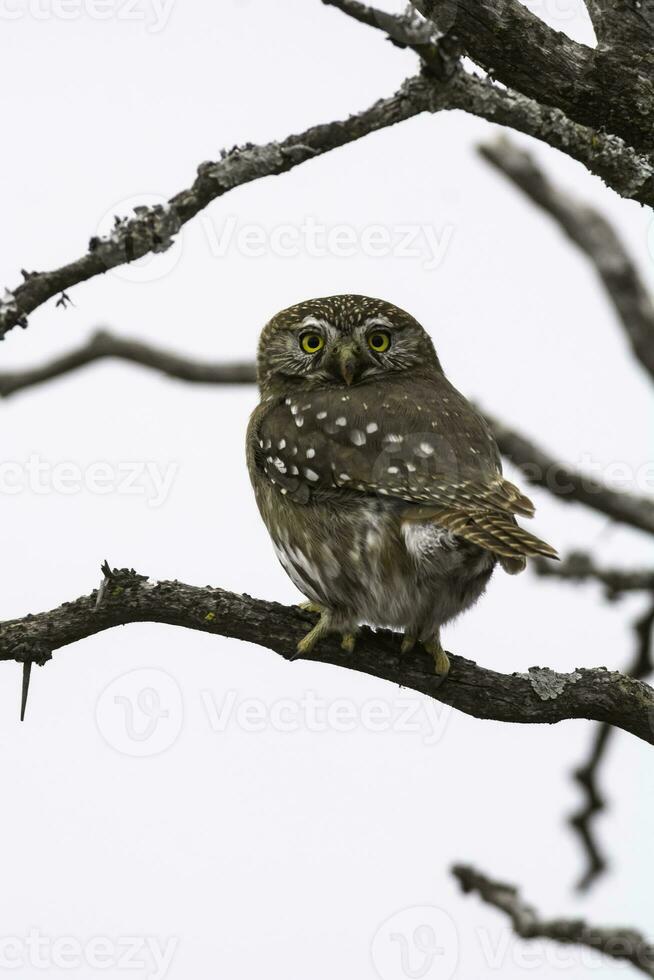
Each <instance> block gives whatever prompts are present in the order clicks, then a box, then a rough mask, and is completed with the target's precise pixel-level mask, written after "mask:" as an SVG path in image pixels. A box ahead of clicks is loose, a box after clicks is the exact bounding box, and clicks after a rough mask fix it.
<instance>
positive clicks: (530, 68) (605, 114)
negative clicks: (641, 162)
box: [413, 0, 654, 153]
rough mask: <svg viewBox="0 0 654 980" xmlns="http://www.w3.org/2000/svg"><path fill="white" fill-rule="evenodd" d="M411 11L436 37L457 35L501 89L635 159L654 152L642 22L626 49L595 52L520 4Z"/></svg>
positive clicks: (422, 2)
mask: <svg viewBox="0 0 654 980" xmlns="http://www.w3.org/2000/svg"><path fill="white" fill-rule="evenodd" d="M413 5H414V6H415V7H416V8H417V9H418V10H420V12H421V13H422V14H424V15H425V16H426V17H427V18H428V19H429V20H431V21H432V23H434V24H435V26H436V27H437V28H438V29H439V30H441V31H446V30H447V31H452V32H453V33H454V34H456V35H457V36H458V37H459V38H460V39H461V41H462V43H463V45H464V46H465V49H466V51H467V53H468V54H469V56H470V57H471V58H472V60H473V61H475V62H476V63H477V64H478V65H480V66H481V67H482V68H484V69H485V70H486V71H487V72H489V74H491V75H492V76H493V77H494V78H497V79H499V80H500V81H501V82H503V83H504V84H505V85H508V86H510V87H511V88H514V89H516V90H517V91H518V92H521V93H522V94H523V95H526V96H528V97H529V98H532V99H535V100H536V101H537V102H538V103H540V104H541V105H544V106H547V105H549V106H555V107H556V108H558V109H561V110H562V111H563V112H564V113H565V114H566V115H567V116H568V117H569V118H570V119H573V120H574V121H575V122H578V123H581V124H582V125H584V126H590V127H591V128H593V129H595V130H598V131H599V130H602V129H606V130H607V131H608V132H610V133H615V134H616V135H617V136H620V137H621V138H622V139H624V140H626V142H627V143H629V144H630V145H631V146H633V147H634V149H636V150H639V151H640V152H643V153H651V152H652V150H653V149H654V136H653V122H654V82H653V80H652V65H653V64H654V54H653V52H652V47H651V42H652V35H651V31H649V30H648V26H647V22H646V21H645V19H643V20H642V25H641V30H640V32H634V33H633V34H632V35H631V36H630V39H629V43H627V42H626V41H624V39H622V40H620V41H618V39H614V42H615V43H603V44H601V45H599V46H598V47H597V48H596V49H593V48H588V47H586V46H585V45H583V44H578V43H576V42H575V41H572V40H571V39H570V38H569V37H568V36H567V35H566V34H562V33H561V32H559V31H555V30H553V29H552V28H551V27H548V26H547V25H546V24H545V23H544V22H543V21H542V20H541V19H540V18H539V17H537V16H536V15H535V14H532V13H531V11H529V10H528V9H527V8H526V7H525V6H524V5H523V4H522V3H520V2H519V0H502V3H497V2H496V0H413ZM622 6H624V7H626V6H628V5H627V4H624V5H622Z"/></svg>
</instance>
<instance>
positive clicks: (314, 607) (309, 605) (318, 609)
mask: <svg viewBox="0 0 654 980" xmlns="http://www.w3.org/2000/svg"><path fill="white" fill-rule="evenodd" d="M298 609H302V610H304V612H310V613H316V614H317V615H319V616H322V614H323V613H324V611H325V607H324V606H321V605H319V603H317V602H299V603H298Z"/></svg>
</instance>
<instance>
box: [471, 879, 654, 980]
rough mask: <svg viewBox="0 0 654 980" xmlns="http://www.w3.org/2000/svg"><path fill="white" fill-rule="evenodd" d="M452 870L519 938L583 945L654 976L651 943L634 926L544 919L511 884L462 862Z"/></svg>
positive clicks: (577, 920)
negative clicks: (506, 919)
mask: <svg viewBox="0 0 654 980" xmlns="http://www.w3.org/2000/svg"><path fill="white" fill-rule="evenodd" d="M452 874H453V875H454V877H455V878H456V879H457V881H458V882H459V884H460V886H461V890H462V891H463V892H464V893H465V894H466V895H467V894H470V893H471V892H475V893H476V894H477V895H479V897H480V898H481V899H482V901H484V902H486V904H487V905H492V906H493V908H496V909H499V910H500V911H501V912H505V913H506V914H507V915H508V916H509V919H510V920H511V924H512V926H513V930H514V932H515V933H516V935H518V936H520V937H521V938H522V939H551V940H553V941H554V942H557V943H563V944H565V945H568V946H570V945H573V946H585V947H587V948H588V949H594V950H597V951H598V952H600V953H603V954H604V955H605V956H608V957H610V958H611V959H614V960H623V961H625V962H627V963H631V964H632V966H635V967H636V969H638V970H640V971H641V972H642V973H644V974H645V975H646V976H648V977H654V946H653V945H651V944H650V943H648V942H647V941H646V940H645V939H644V937H643V936H642V935H641V934H640V933H639V932H636V931H635V930H634V929H622V928H607V927H601V928H600V927H599V926H591V925H588V924H587V923H586V922H584V921H583V919H543V918H541V917H540V916H539V914H538V912H537V911H536V909H535V908H534V907H533V906H532V905H528V904H527V902H525V900H524V899H523V898H522V897H521V896H520V893H519V891H518V890H517V888H515V886H513V885H507V884H504V883H503V882H501V881H494V880H493V879H492V878H489V877H487V876H486V875H485V874H482V873H481V872H479V871H476V870H475V869H474V868H471V867H467V866H465V865H457V866H455V867H454V868H452Z"/></svg>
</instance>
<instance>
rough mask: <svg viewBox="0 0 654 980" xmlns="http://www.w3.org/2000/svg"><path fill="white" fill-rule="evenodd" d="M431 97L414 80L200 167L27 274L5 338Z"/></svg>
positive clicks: (6, 307)
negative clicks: (40, 311)
mask: <svg viewBox="0 0 654 980" xmlns="http://www.w3.org/2000/svg"><path fill="white" fill-rule="evenodd" d="M433 95H434V93H433V90H432V87H431V85H430V84H429V83H426V82H424V81H423V80H422V79H410V80H409V81H407V82H406V83H405V84H404V85H403V86H402V89H401V90H400V91H399V92H397V93H396V94H395V95H393V96H391V98H388V99H380V100H379V101H378V102H376V103H375V104H374V105H373V106H371V107H370V108H369V109H366V110H365V111H364V112H360V113H358V114H357V115H354V116H350V118H349V119H346V120H342V121H339V122H331V123H328V124H325V125H320V126H313V127H311V128H310V129H307V130H305V131H304V132H303V133H300V134H298V135H294V136H288V137H286V139H284V140H282V141H281V142H279V143H266V144H263V145H261V146H255V145H252V144H246V145H245V146H242V147H235V148H234V149H233V150H230V151H229V152H228V153H224V154H223V156H222V157H221V159H220V160H219V161H218V162H215V163H214V162H212V163H203V164H202V165H201V166H200V167H198V175H197V177H196V179H195V180H194V182H193V184H192V185H191V187H189V188H187V189H186V190H183V191H181V192H180V193H179V194H176V195H175V197H173V198H171V199H170V200H169V201H168V203H167V204H166V205H156V206H153V207H140V208H136V209H135V216H134V217H132V218H129V219H126V218H121V219H116V225H115V227H114V229H113V231H112V233H111V234H110V235H108V236H106V237H104V238H92V239H91V241H90V243H89V249H88V252H87V253H86V255H84V256H83V257H82V258H80V259H77V260H76V261H75V262H71V263H69V264H68V265H65V266H62V267H61V268H59V269H54V270H52V271H50V272H23V278H24V280H25V281H24V282H23V283H22V284H21V285H20V286H18V287H17V288H16V289H14V290H13V291H12V292H9V291H7V292H6V293H5V297H4V299H3V300H0V338H2V337H4V336H5V334H6V333H7V332H8V331H9V330H11V329H12V328H13V327H15V326H17V325H20V326H25V325H26V317H27V315H28V314H29V313H31V312H32V311H33V310H35V309H37V307H39V306H41V305H42V304H43V303H45V302H46V301H47V300H48V299H51V298H52V297H53V296H57V295H58V294H59V293H61V292H62V290H67V289H70V288H71V287H72V286H74V285H77V284H78V283H81V282H85V281H86V280H87V279H91V278H93V277H94V276H97V275H101V274H102V273H104V272H106V271H107V270H108V269H113V268H115V267H116V266H119V265H123V264H124V263H126V262H133V261H134V260H135V259H139V258H142V257H143V256H144V255H147V254H149V253H151V252H164V251H166V249H168V248H169V247H170V246H171V245H172V243H173V239H174V236H175V235H176V234H177V233H178V232H179V231H180V229H181V228H182V227H183V226H184V225H185V224H186V223H187V222H188V221H190V220H191V218H194V217H195V215H197V214H198V212H200V211H202V210H203V209H204V208H205V207H206V206H207V205H208V204H210V203H211V202H212V201H215V200H216V199H217V198H219V197H221V196H222V195H223V194H226V193H227V192H228V191H231V190H233V189H234V188H235V187H240V186H242V185H243V184H247V183H249V182H251V181H253V180H259V179H260V178H262V177H268V176H274V175H279V174H283V173H286V172H287V171H289V170H291V169H292V168H293V167H295V166H297V165H298V164H300V163H304V162H305V161H307V160H311V159H313V158H314V157H317V156H320V155H321V154H323V153H327V152H329V151H330V150H334V149H336V148H337V147H340V146H344V145H345V144H347V143H351V142H353V141H354V140H358V139H360V138H361V137H362V136H366V135H367V134H369V133H373V132H375V131H376V130H379V129H383V128H384V127H386V126H392V125H394V124H395V123H397V122H401V121H402V120H404V119H408V118H410V117H411V116H415V115H417V114H418V113H420V112H424V111H425V110H429V109H431V108H432V105H433Z"/></svg>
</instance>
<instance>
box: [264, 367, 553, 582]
mask: <svg viewBox="0 0 654 980" xmlns="http://www.w3.org/2000/svg"><path fill="white" fill-rule="evenodd" d="M437 384H438V387H435V383H434V381H433V379H429V381H423V382H420V381H418V382H417V383H416V382H414V383H412V386H411V389H412V390H411V395H410V396H409V395H408V394H407V389H406V384H400V383H399V382H398V381H395V382H393V381H392V380H391V381H389V382H388V383H385V384H384V385H383V387H382V386H379V385H374V386H373V385H369V386H368V385H360V386H356V387H355V388H352V389H350V390H349V391H346V392H345V393H343V392H342V389H335V390H333V391H332V390H320V391H311V392H305V393H303V394H299V395H294V396H291V397H287V398H285V399H283V400H281V401H279V402H271V403H270V404H269V405H268V406H266V405H265V404H264V405H263V406H262V407H261V415H260V417H259V421H258V424H257V425H256V427H255V428H256V431H255V433H254V436H255V438H256V439H257V441H258V445H257V448H256V463H257V465H258V466H259V468H260V469H261V470H262V471H263V472H264V473H265V474H266V476H267V477H268V479H269V480H270V481H271V482H272V483H274V484H275V485H276V486H277V487H278V488H279V490H280V492H281V493H283V494H287V495H288V496H289V497H290V498H291V499H293V500H295V501H296V502H298V503H304V504H306V503H309V502H310V501H311V500H312V499H323V500H326V499H332V500H333V499H339V498H340V499H341V500H342V501H343V503H344V504H345V502H346V500H345V495H346V494H347V495H348V496H350V495H352V494H355V495H358V494H361V493H363V494H366V495H369V496H375V497H384V498H386V499H389V500H391V501H395V502H396V503H397V504H398V506H399V507H400V509H401V513H402V516H403V518H404V519H405V520H408V521H425V520H430V521H435V522H436V523H438V524H440V525H442V526H443V527H447V528H448V529H450V530H451V531H452V532H453V533H455V534H457V535H459V536H461V537H463V538H467V539H468V540H470V541H473V542H475V543H476V544H478V545H480V546H481V547H482V548H485V549H487V550H489V551H492V552H493V553H495V554H497V555H499V556H501V557H503V558H505V559H509V560H511V559H516V560H518V565H520V567H522V564H524V562H523V559H524V557H526V556H532V555H547V556H549V557H555V556H556V552H555V551H554V549H553V548H551V547H550V546H549V545H548V544H546V543H545V542H544V541H541V540H540V539H539V538H537V537H535V536H534V535H532V534H529V532H527V531H525V530H523V529H522V528H521V527H519V526H518V524H517V523H516V521H515V516H514V515H516V514H517V515H520V516H524V517H532V516H533V513H534V506H533V504H532V502H531V501H530V500H529V499H528V497H526V496H525V495H524V494H523V493H521V491H520V490H519V489H518V488H517V487H516V486H514V485H513V484H512V483H510V482H509V481H508V480H505V479H504V477H503V476H502V472H501V462H500V456H499V452H498V449H497V445H496V443H495V440H494V438H493V435H492V433H491V431H490V429H489V427H488V425H487V423H486V422H485V421H484V419H483V418H482V417H481V416H480V415H479V414H478V413H477V412H475V410H474V409H473V408H472V406H471V405H470V404H469V402H467V401H466V399H465V398H464V397H463V396H462V395H461V394H460V393H459V392H457V391H456V389H454V388H452V386H451V385H450V384H449V382H447V380H446V379H445V378H442V380H440V379H439V380H438V382H437ZM402 505H405V506H402ZM509 570H519V568H518V567H517V565H516V567H515V568H510V569H509Z"/></svg>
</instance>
